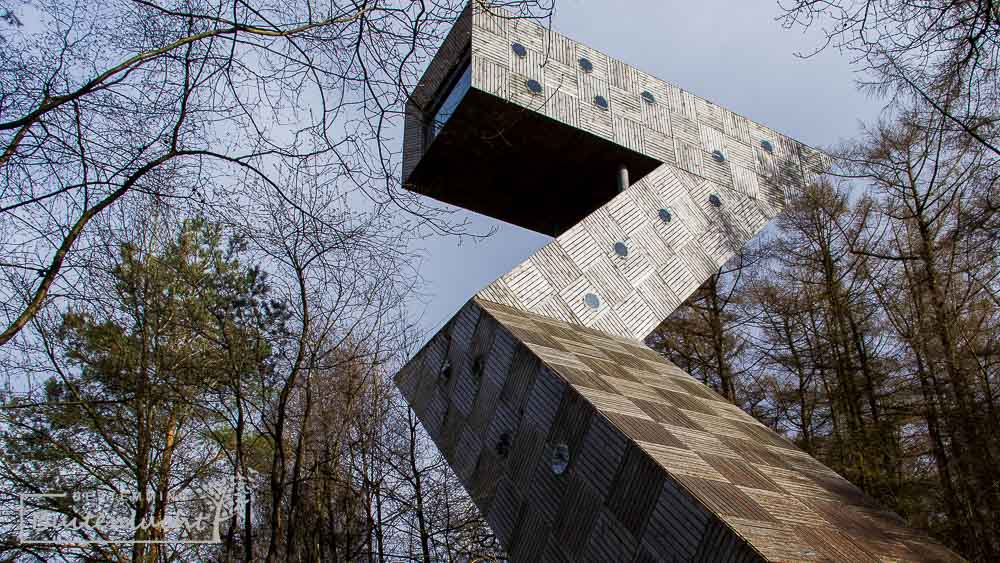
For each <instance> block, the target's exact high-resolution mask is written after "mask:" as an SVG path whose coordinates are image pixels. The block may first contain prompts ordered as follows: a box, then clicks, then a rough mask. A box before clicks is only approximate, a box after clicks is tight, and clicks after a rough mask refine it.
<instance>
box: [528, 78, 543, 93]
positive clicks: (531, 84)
mask: <svg viewBox="0 0 1000 563" xmlns="http://www.w3.org/2000/svg"><path fill="white" fill-rule="evenodd" d="M525 84H526V85H527V86H528V91H529V92H531V93H532V94H541V93H542V85H541V83H539V82H538V81H537V80H535V79H534V78H530V79H528V81H527V82H526V83H525Z"/></svg>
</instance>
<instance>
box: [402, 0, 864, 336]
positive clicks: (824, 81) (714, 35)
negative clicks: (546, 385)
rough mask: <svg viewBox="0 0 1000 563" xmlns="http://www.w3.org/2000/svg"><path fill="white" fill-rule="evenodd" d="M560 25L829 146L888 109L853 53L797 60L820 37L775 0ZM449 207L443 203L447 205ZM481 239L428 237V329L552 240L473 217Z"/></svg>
mask: <svg viewBox="0 0 1000 563" xmlns="http://www.w3.org/2000/svg"><path fill="white" fill-rule="evenodd" d="M556 3H557V6H556V14H555V18H554V20H553V29H555V30H556V31H559V32H561V33H563V34H565V35H567V36H569V37H571V38H573V39H575V40H577V41H580V42H582V43H584V44H586V45H589V46H591V47H594V48H596V49H598V50H600V51H603V52H605V53H607V54H609V55H611V56H613V57H616V58H619V59H622V60H623V61H625V62H627V63H629V64H631V65H633V66H636V67H638V68H639V69H641V70H643V71H646V72H649V73H650V74H653V75H654V76H657V77H658V78H661V79H663V80H665V81H667V82H670V83H672V84H675V85H677V86H679V87H681V88H683V89H685V90H688V91H690V92H692V93H694V94H697V95H699V96H702V97H704V98H707V99H708V100H711V101H712V102H714V103H716V104H718V105H721V106H723V107H727V108H729V109H731V110H733V111H735V112H737V113H739V114H742V115H745V116H747V117H749V118H750V119H753V120H755V121H758V122H761V123H763V124H765V125H767V126H769V127H771V128H773V129H775V130H777V131H779V132H781V133H784V134H786V135H789V136H791V137H794V138H796V139H798V140H800V141H802V142H804V143H806V144H808V145H811V146H814V147H818V148H822V147H824V146H830V145H834V144H836V143H837V142H838V141H841V140H845V139H848V138H850V137H852V136H854V135H855V134H856V133H857V131H858V128H859V123H860V122H862V121H871V120H873V119H874V118H875V117H877V115H878V112H879V109H880V105H879V104H878V102H877V101H876V100H872V99H869V98H867V97H866V96H864V95H862V94H860V93H859V92H858V91H857V90H856V88H855V84H854V78H855V76H854V74H853V72H852V69H851V67H850V65H849V63H848V60H847V59H846V57H843V56H841V55H840V54H838V53H836V52H835V51H828V52H824V53H822V54H821V55H818V56H816V57H814V58H810V59H805V60H803V59H801V58H797V57H796V56H795V53H797V52H808V51H810V50H811V49H812V48H814V47H815V46H816V45H818V44H819V42H820V36H819V35H818V34H817V33H815V32H810V33H805V34H804V33H803V32H802V31H801V30H792V31H789V30H785V29H782V27H781V24H780V23H779V22H778V21H776V20H775V18H776V16H778V14H779V9H778V6H777V4H776V0H714V1H712V0H706V1H702V2H691V1H683V0H627V1H610V0H556ZM442 205H443V204H442ZM468 217H469V218H470V220H471V221H472V222H473V230H475V231H477V232H486V231H488V230H489V229H490V228H491V227H496V228H497V229H498V230H497V232H496V233H495V234H494V235H492V236H491V237H489V238H487V239H485V240H482V241H480V242H472V241H470V240H465V241H459V240H458V239H456V238H454V237H435V238H431V239H428V240H424V241H421V244H420V248H421V249H423V251H424V252H425V255H426V259H425V261H424V263H423V267H422V268H421V273H422V275H423V276H424V278H425V280H426V282H427V285H426V289H425V291H426V293H427V304H426V307H423V306H421V305H415V306H414V307H413V311H412V314H413V315H414V316H420V315H422V319H421V325H422V326H423V327H424V328H425V329H426V330H428V331H431V332H432V333H433V332H436V330H437V328H438V327H439V326H440V325H441V324H443V323H444V322H446V321H447V320H448V319H449V318H450V317H451V316H452V315H453V314H454V313H455V312H456V311H457V310H458V309H459V307H461V306H462V304H464V303H465V302H466V301H468V300H469V299H470V298H471V297H472V296H473V295H474V294H475V293H476V292H478V291H479V290H480V289H481V288H483V287H485V286H486V285H487V284H489V283H490V282H491V281H493V280H494V279H496V278H497V277H499V276H501V275H503V274H505V273H506V272H507V271H508V270H510V269H511V268H512V267H513V266H514V265H516V264H518V263H520V262H522V261H523V260H525V259H526V258H527V257H528V256H530V255H531V254H532V253H533V252H534V251H535V250H536V249H538V248H539V247H541V246H542V245H544V244H545V243H546V242H548V241H549V240H550V239H549V238H548V237H545V236H542V235H539V234H537V233H533V232H531V231H527V230H524V229H521V228H518V227H515V226H512V225H508V224H506V223H502V222H500V221H496V220H493V219H490V218H488V217H483V216H481V215H476V214H474V213H468Z"/></svg>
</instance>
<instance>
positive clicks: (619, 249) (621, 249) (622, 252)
mask: <svg viewBox="0 0 1000 563" xmlns="http://www.w3.org/2000/svg"><path fill="white" fill-rule="evenodd" d="M614 249H615V254H617V255H618V256H621V257H622V258H625V257H626V256H628V246H627V245H626V244H625V243H624V242H616V243H615V245H614Z"/></svg>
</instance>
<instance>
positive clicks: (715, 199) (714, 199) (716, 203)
mask: <svg viewBox="0 0 1000 563" xmlns="http://www.w3.org/2000/svg"><path fill="white" fill-rule="evenodd" d="M708 202H709V203H711V204H712V206H713V207H722V198H721V197H719V194H712V195H710V196H708Z"/></svg>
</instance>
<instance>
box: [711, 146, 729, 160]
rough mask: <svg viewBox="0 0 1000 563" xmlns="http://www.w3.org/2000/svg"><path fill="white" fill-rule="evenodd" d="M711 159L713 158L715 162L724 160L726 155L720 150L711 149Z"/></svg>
mask: <svg viewBox="0 0 1000 563" xmlns="http://www.w3.org/2000/svg"><path fill="white" fill-rule="evenodd" d="M712 160H714V161H716V162H725V161H726V155H724V154H722V151H720V150H718V149H716V150H714V151H712Z"/></svg>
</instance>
